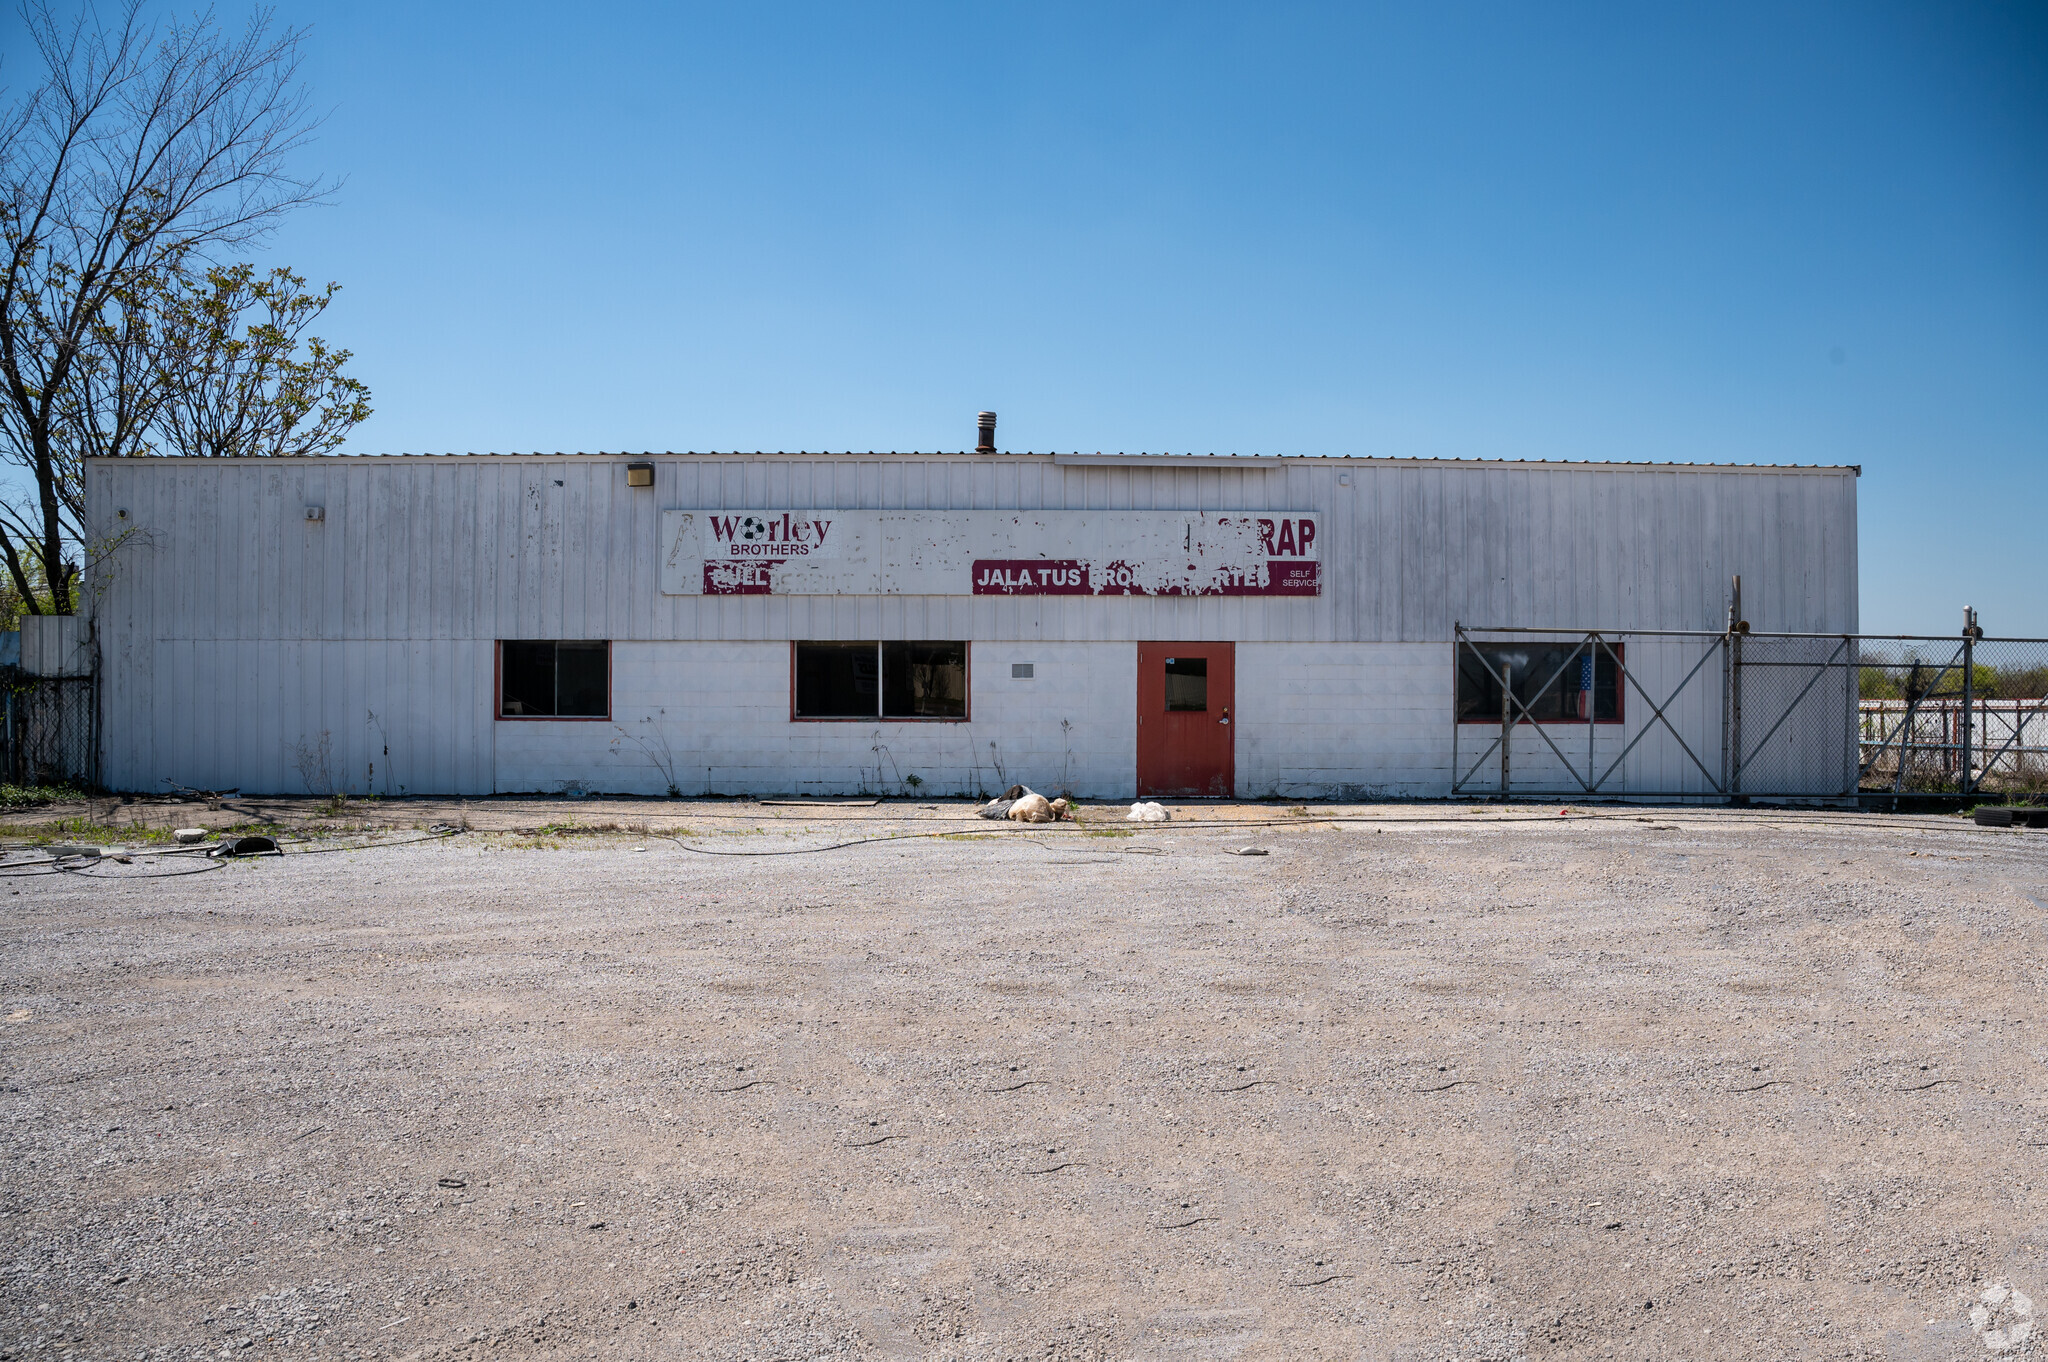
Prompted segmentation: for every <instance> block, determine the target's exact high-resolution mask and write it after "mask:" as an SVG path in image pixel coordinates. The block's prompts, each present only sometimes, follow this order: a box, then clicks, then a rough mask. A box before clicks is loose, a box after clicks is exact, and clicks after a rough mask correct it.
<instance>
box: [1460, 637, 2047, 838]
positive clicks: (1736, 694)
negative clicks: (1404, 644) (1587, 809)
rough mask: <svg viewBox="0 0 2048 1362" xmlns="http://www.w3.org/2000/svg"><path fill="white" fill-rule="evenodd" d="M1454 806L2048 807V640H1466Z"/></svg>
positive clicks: (1462, 643) (1462, 642)
mask: <svg viewBox="0 0 2048 1362" xmlns="http://www.w3.org/2000/svg"><path fill="white" fill-rule="evenodd" d="M1453 650H1454V659H1455V660H1454V667H1455V673H1456V676H1457V702H1456V711H1457V713H1456V719H1455V724H1454V729H1453V733H1452V760H1453V767H1454V770H1453V776H1452V785H1451V793H1452V794H1453V795H1472V794H1494V795H1500V794H1506V795H1511V796H1512V795H1527V796H1532V797H1535V796H1544V797H1554V796H1566V797H1569V796H1573V795H1579V796H1593V795H1626V796H1634V797H1654V798H1690V797H1708V798H1713V797H1720V798H1741V797H1747V796H1759V797H1790V798H1827V799H1850V798H1855V797H1857V796H1859V795H1867V794H1876V793H1889V794H1956V795H1962V794H1975V793H1982V794H1986V795H2011V796H2022V795H2035V794H2042V793H2048V640H2040V639H1987V638H1975V637H1964V638H1949V639H1941V638H1873V637H1866V636H1860V635H1854V634H1757V633H1751V632H1749V631H1748V630H1747V629H1746V628H1737V629H1731V630H1729V631H1727V632H1725V633H1719V634H1712V633H1677V632H1658V631H1645V630H1587V631H1584V632H1567V631H1557V630H1526V629H1466V628H1460V629H1459V630H1458V631H1457V635H1456V639H1455V641H1454V643H1453Z"/></svg>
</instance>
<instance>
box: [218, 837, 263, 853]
mask: <svg viewBox="0 0 2048 1362" xmlns="http://www.w3.org/2000/svg"><path fill="white" fill-rule="evenodd" d="M276 850H277V839H276V838H274V837H262V836H249V837H223V838H221V839H220V845H219V846H217V847H215V848H214V849H213V850H212V851H210V852H208V853H207V854H208V855H209V856H261V855H263V854H265V853H266V852H274V851H276Z"/></svg>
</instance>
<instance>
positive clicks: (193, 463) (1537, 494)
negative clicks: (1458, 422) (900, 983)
mask: <svg viewBox="0 0 2048 1362" xmlns="http://www.w3.org/2000/svg"><path fill="white" fill-rule="evenodd" d="M1856 472H1857V470H1855V469H1853V468H1773V467H1737V466H1698V465H1665V464H1557V463H1517V462H1454V461H1438V460H1403V459H1340V458H1230V457H1179V456H1131V457H1126V456H1122V455H1065V454H1058V455H1045V454H995V453H972V454H887V455H875V454H867V455H855V454H838V455H832V454H755V455H741V454H658V455H623V454H622V455H610V454H599V455H489V456H477V455H471V456H432V457H429V456H386V457H339V458H318V459H299V460H250V461H243V460H197V459H122V460H102V461H94V462H92V463H89V464H88V465H87V470H86V489H87V501H88V512H89V516H90V520H91V524H92V527H93V530H94V532H95V533H96V534H97V535H98V536H99V537H100V538H101V539H103V540H105V541H108V542H112V543H115V544H116V547H115V548H114V549H113V551H112V552H111V553H110V554H108V555H107V556H106V557H105V559H104V560H103V562H102V564H101V565H100V566H99V567H98V568H97V569H96V571H95V574H94V578H93V580H92V582H91V589H90V592H89V597H90V601H91V604H90V607H89V608H90V611H91V614H92V634H93V647H94V648H95V649H96V653H97V659H98V666H99V668H100V673H101V677H102V701H101V703H102V713H103V727H102V744H103V746H102V768H101V769H102V777H103V780H104V782H105V783H106V784H107V785H109V786H111V787H113V788H117V789H132V790H153V789H161V788H163V782H164V781H166V780H171V781H176V782H178V783H180V784H184V785H189V786H195V787H201V788H207V789H228V788H239V789H241V790H244V791H248V792H259V791H260V792H274V793H288V794H298V793H308V792H310V793H316V794H324V793H328V792H330V791H335V790H339V791H345V792H351V793H355V794H366V793H373V792H374V793H379V794H400V793H412V794H430V793H431V794H457V793H465V794H485V793H491V792H524V791H547V792H553V791H562V790H568V789H584V790H590V791H605V792H633V793H641V794H661V793H664V792H666V791H667V790H669V789H670V788H674V789H676V790H679V791H681V792H682V793H684V794H699V793H770V792H812V793H853V792H859V791H870V792H881V793H889V794H897V793H923V794H930V795H950V794H956V793H973V792H977V791H991V790H999V789H1001V788H1002V787H1003V786H1004V785H1006V784H1008V783H1011V782H1015V781H1022V782H1024V783H1026V784H1029V785H1032V786H1034V787H1035V788H1038V789H1042V790H1057V789H1061V788H1069V789H1071V790H1073V791H1074V792H1076V793H1077V794H1079V795H1082V796H1084V797H1099V798H1127V797H1129V796H1131V795H1132V794H1133V793H1134V792H1139V791H1150V792H1159V793H1175V792H1197V793H1234V794H1236V795H1237V796H1239V797H1261V796H1269V795H1278V796H1283V797H1291V798H1312V797H1317V796H1337V797H1350V798H1358V797H1365V796H1379V795H1385V796H1425V797H1429V796H1443V795H1445V794H1448V793H1449V792H1450V791H1451V788H1452V776H1451V770H1452V759H1453V747H1454V741H1455V740H1454V732H1456V731H1457V730H1459V728H1460V727H1461V726H1460V725H1459V724H1458V723H1457V722H1456V719H1457V717H1458V716H1459V715H1460V714H1461V713H1462V714H1463V715H1464V717H1465V718H1466V719H1467V720H1468V721H1469V722H1470V723H1472V724H1475V725H1476V724H1479V723H1480V721H1481V720H1484V719H1486V718H1487V717H1488V714H1487V707H1488V706H1489V705H1494V706H1497V705H1498V700H1497V699H1489V698H1488V697H1487V696H1484V695H1479V694H1473V695H1461V694H1460V689H1459V682H1458V679H1457V678H1458V670H1457V664H1456V663H1455V662H1454V659H1453V652H1452V646H1451V640H1452V638H1453V626H1454V624H1464V625H1466V626H1474V625H1479V626H1502V625H1519V626H1542V627H1546V628H1549V627H1555V628H1558V629H1581V628H1603V629H1629V628H1637V629H1673V630H1703V631H1714V630H1721V629H1723V628H1724V627H1725V626H1726V624H1727V618H1728V616H1727V612H1728V593H1729V580H1730V578H1731V577H1732V576H1734V575H1736V574H1741V575H1742V576H1743V578H1744V580H1745V587H1746V597H1747V599H1746V609H1745V613H1746V615H1747V616H1748V619H1749V621H1750V622H1751V624H1752V625H1753V627H1754V628H1755V629H1757V630H1786V631H1812V632H1816V633H1829V634H1846V633H1852V632H1854V631H1855V629H1856V627H1857V618H1856V610H1857V578H1856V571H1857V558H1856V555H1857V547H1856V495H1855V493H1856ZM641 484H645V485H641ZM1629 646H1631V647H1634V648H1635V649H1636V652H1635V653H1634V654H1633V655H1632V656H1631V658H1630V660H1629V670H1630V671H1631V672H1633V673H1635V674H1637V675H1638V676H1639V677H1641V678H1643V681H1644V684H1647V685H1649V686H1650V689H1652V690H1654V689H1655V684H1654V683H1655V681H1656V679H1657V677H1658V676H1659V675H1660V674H1662V673H1663V672H1666V671H1668V670H1669V666H1667V664H1666V661H1665V660H1664V659H1661V658H1660V657H1659V655H1658V653H1657V645H1656V644H1655V642H1654V641H1645V642H1641V643H1637V644H1631V645H1629ZM1670 665H1672V666H1675V665H1676V663H1675V661H1673V662H1671V663H1670ZM1673 679H1675V678H1673ZM1837 703H1839V701H1838V702H1837ZM1851 703H1852V704H1853V697H1852V699H1851ZM1563 704H1564V707H1563V708H1561V709H1559V710H1558V711H1557V712H1555V713H1554V714H1551V715H1550V716H1549V717H1551V718H1553V719H1555V720H1556V721H1557V722H1559V723H1561V724H1575V728H1574V729H1573V731H1574V733H1575V734H1576V735H1577V736H1574V737H1573V738H1572V741H1573V742H1575V743H1577V744H1579V746H1581V747H1587V746H1590V747H1594V748H1598V749H1600V750H1601V751H1603V752H1613V753H1615V754H1617V755H1619V754H1621V753H1622V752H1623V750H1624V748H1625V747H1626V745H1627V744H1628V743H1629V742H1630V741H1631V740H1632V739H1640V740H1638V741H1637V742H1636V745H1635V746H1634V747H1633V748H1632V749H1628V752H1627V756H1626V758H1625V760H1626V762H1627V763H1629V768H1628V769H1629V771H1630V773H1631V779H1633V780H1635V781H1636V782H1637V783H1638V787H1639V788H1644V789H1649V788H1674V789H1676V788H1683V789H1697V788H1702V787H1701V785H1700V783H1699V776H1698V773H1697V771H1691V772H1689V771H1688V769H1687V767H1686V764H1685V762H1684V761H1683V759H1682V756H1681V754H1680V753H1679V751H1678V747H1679V744H1677V743H1676V742H1674V741H1673V740H1672V735H1671V733H1668V732H1664V731H1662V730H1659V731H1657V732H1652V733H1646V732H1645V731H1644V730H1645V729H1646V727H1647V726H1649V723H1650V718H1651V715H1650V705H1649V704H1647V703H1644V702H1642V699H1641V697H1640V696H1636V695H1635V694H1634V693H1633V691H1632V690H1631V688H1630V686H1626V685H1619V684H1617V683H1616V682H1614V681H1613V680H1612V678H1609V677H1607V676H1606V675H1605V674H1604V673H1603V674H1602V675H1601V676H1600V677H1598V678H1595V677H1592V676H1591V675H1588V676H1587V677H1586V678H1585V683H1584V686H1583V688H1582V689H1581V690H1579V691H1576V692H1574V693H1573V694H1572V695H1570V696H1568V697H1567V698H1566V699H1565V701H1564V702H1563ZM1719 704H1720V701H1719V699H1718V698H1717V696H1716V694H1715V693H1714V692H1712V691H1711V690H1710V689H1708V688H1701V689H1699V690H1698V691H1697V692H1695V693H1694V694H1692V695H1691V696H1690V697H1689V698H1685V699H1684V700H1683V701H1682V702H1680V703H1679V704H1677V705H1676V706H1675V707H1674V708H1673V709H1672V710H1671V712H1670V714H1669V716H1668V717H1670V718H1671V719H1672V720H1673V721H1674V723H1675V724H1676V729H1675V731H1678V732H1692V731H1693V729H1694V728H1695V727H1696V728H1697V744H1696V745H1698V746H1699V747H1701V748H1702V749H1704V748H1705V747H1706V746H1707V745H1708V744H1710V743H1711V742H1712V741H1713V739H1712V738H1711V736H1710V734H1709V730H1710V729H1711V728H1712V726H1713V725H1714V724H1716V723H1718V722H1719V713H1718V706H1719ZM1573 705H1576V706H1577V708H1576V710H1573V709H1572V708H1571V707H1572V706H1573ZM1589 710H1591V711H1593V713H1592V715H1591V718H1592V722H1590V723H1589V722H1588V711H1589ZM1491 717H1492V720H1493V722H1494V724H1495V728H1494V733H1497V732H1498V713H1497V709H1496V712H1495V713H1494V714H1493V715H1492V716H1491ZM1226 720H1228V722H1225V721H1226ZM1689 726H1690V727H1689ZM1527 729H1528V731H1527V732H1524V731H1521V730H1517V731H1516V733H1515V735H1514V742H1513V753H1514V758H1515V761H1516V762H1517V763H1518V769H1527V768H1526V767H1523V766H1522V765H1521V764H1522V763H1525V762H1526V763H1531V764H1535V765H1540V764H1541V763H1542V762H1544V761H1546V760H1549V759H1550V758H1549V756H1548V755H1547V753H1546V750H1545V744H1544V743H1543V742H1541V741H1539V739H1541V738H1542V737H1543V736H1544V734H1543V733H1542V732H1539V731H1537V730H1538V725H1535V724H1531V725H1528V726H1527ZM1489 736H1490V735H1489ZM1552 746H1553V748H1554V746H1555V744H1554V743H1553V744H1552ZM1688 782H1690V783H1688Z"/></svg>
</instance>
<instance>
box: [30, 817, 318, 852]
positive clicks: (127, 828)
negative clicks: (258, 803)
mask: <svg viewBox="0 0 2048 1362" xmlns="http://www.w3.org/2000/svg"><path fill="white" fill-rule="evenodd" d="M278 831H279V829H278V828H276V827H275V826H273V825H271V824H267V823H237V824H235V825H234V826H233V827H226V828H210V829H208V830H207V835H208V836H209V837H214V836H220V835H223V834H225V835H227V836H230V837H239V836H241V835H243V834H245V833H263V834H265V835H266V836H274V835H276V833H277V832H278ZM10 832H11V834H12V835H13V836H16V837H20V838H22V839H24V840H26V841H29V842H33V843H36V844H37V845H41V844H43V843H46V842H91V843H95V844H97V845H101V846H104V845H107V844H109V843H120V844H121V845H123V846H139V845H142V844H145V843H148V844H151V845H155V844H160V843H164V842H170V841H174V840H175V839H174V838H173V837H172V836H171V830H170V829H169V828H150V827H141V826H138V825H136V824H133V823H96V822H94V821H93V820H92V819H89V818H57V819H53V820H51V821H50V822H48V823H32V824H30V825H29V826H27V827H24V828H13V829H10Z"/></svg>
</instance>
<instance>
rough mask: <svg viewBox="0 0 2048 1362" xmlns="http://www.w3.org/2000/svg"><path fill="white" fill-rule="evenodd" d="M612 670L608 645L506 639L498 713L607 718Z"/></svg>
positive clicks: (514, 716) (500, 666)
mask: <svg viewBox="0 0 2048 1362" xmlns="http://www.w3.org/2000/svg"><path fill="white" fill-rule="evenodd" d="M611 670H612V659H611V644H609V643H582V642H575V643H570V642H556V641H551V640H550V641H542V640H535V639H507V640H506V641H505V642H503V643H500V644H499V645H498V717H499V718H501V719H604V718H609V717H610V716H611V712H612V676H611Z"/></svg>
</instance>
